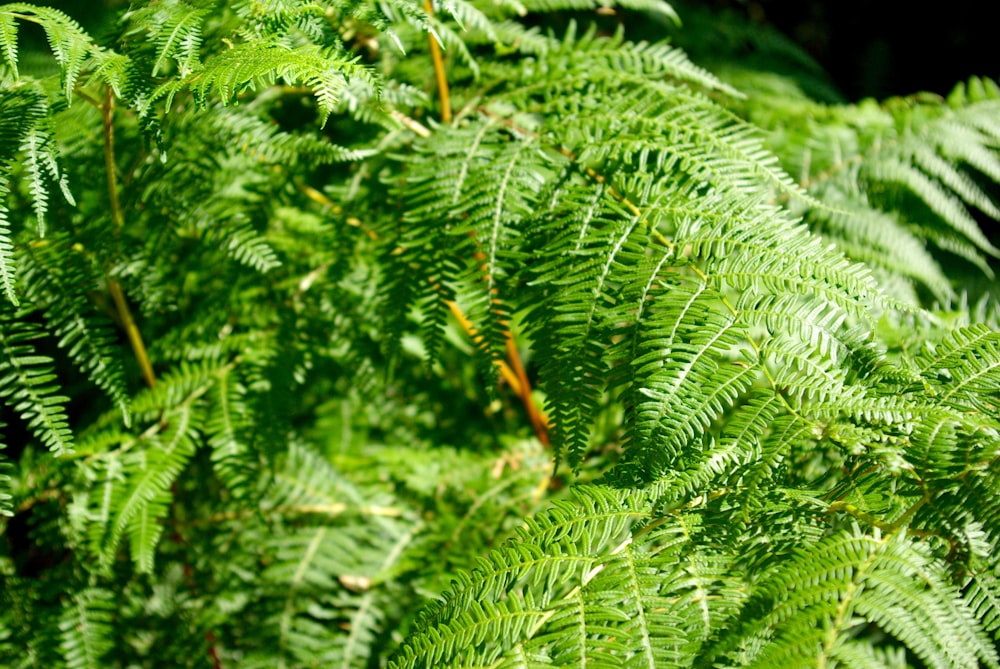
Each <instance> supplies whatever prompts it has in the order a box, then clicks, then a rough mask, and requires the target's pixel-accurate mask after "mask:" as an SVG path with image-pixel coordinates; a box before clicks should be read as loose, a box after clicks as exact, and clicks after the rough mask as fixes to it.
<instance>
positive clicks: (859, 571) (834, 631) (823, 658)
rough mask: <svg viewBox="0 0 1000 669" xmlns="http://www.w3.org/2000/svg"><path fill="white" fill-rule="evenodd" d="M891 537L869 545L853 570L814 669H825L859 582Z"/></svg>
mask: <svg viewBox="0 0 1000 669" xmlns="http://www.w3.org/2000/svg"><path fill="white" fill-rule="evenodd" d="M891 536H892V535H889V534H887V535H885V536H884V537H881V538H880V539H878V540H877V541H876V542H874V543H873V544H872V545H871V549H870V551H869V553H868V558H867V559H866V560H865V561H864V562H863V563H862V564H861V565H859V566H858V567H857V568H855V569H854V572H853V575H852V578H851V581H850V583H848V584H847V588H846V590H845V591H844V592H843V594H841V596H840V604H839V605H838V606H837V612H836V614H835V615H834V618H833V622H832V624H831V625H830V627H829V629H828V630H827V633H826V638H825V639H824V640H823V648H822V649H821V650H820V652H819V655H818V656H817V657H816V669H826V665H827V662H828V661H829V658H830V653H831V652H832V651H833V649H834V646H835V644H836V643H837V640H838V639H839V638H840V634H841V632H842V630H843V628H844V627H845V625H846V624H847V623H848V622H849V621H850V618H851V610H852V604H853V601H854V596H855V594H856V593H857V591H858V588H860V587H861V582H862V581H863V580H864V578H865V575H866V574H867V573H868V570H869V569H871V567H872V565H873V564H874V563H875V558H876V557H877V555H878V551H879V549H880V547H881V546H882V545H883V544H884V543H885V542H886V541H888V540H889V538H890V537H891Z"/></svg>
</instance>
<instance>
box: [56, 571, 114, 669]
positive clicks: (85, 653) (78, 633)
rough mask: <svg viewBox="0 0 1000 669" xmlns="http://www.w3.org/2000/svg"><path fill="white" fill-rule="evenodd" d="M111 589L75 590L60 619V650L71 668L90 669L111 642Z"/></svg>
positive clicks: (112, 603)
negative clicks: (76, 591)
mask: <svg viewBox="0 0 1000 669" xmlns="http://www.w3.org/2000/svg"><path fill="white" fill-rule="evenodd" d="M116 608H117V604H116V602H115V596H114V593H112V592H110V591H108V590H103V589H101V588H88V589H87V590H83V591H81V592H78V593H75V594H74V595H73V597H72V599H71V600H70V602H68V604H67V605H66V606H65V607H64V608H63V612H62V615H61V616H60V619H59V630H60V632H61V638H60V643H59V650H60V652H61V653H62V656H63V658H64V659H65V662H66V666H67V667H69V668H70V669H91V667H99V666H101V665H102V664H104V658H105V656H106V655H107V653H108V651H110V650H111V648H112V647H113V645H114V639H113V633H114V626H113V620H114V611H115V609H116Z"/></svg>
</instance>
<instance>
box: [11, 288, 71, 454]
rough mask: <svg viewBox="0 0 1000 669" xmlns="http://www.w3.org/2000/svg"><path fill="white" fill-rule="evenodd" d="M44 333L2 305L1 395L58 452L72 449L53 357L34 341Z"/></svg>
mask: <svg viewBox="0 0 1000 669" xmlns="http://www.w3.org/2000/svg"><path fill="white" fill-rule="evenodd" d="M42 336H43V333H42V332H41V330H40V328H39V327H38V326H37V325H35V324H33V323H31V322H30V321H24V320H20V319H17V318H15V314H13V313H11V312H10V310H9V307H8V308H3V309H0V356H2V357H0V397H2V398H3V399H5V400H6V401H7V402H8V403H9V405H10V406H11V407H12V408H13V409H14V411H16V412H17V413H18V414H19V415H20V416H21V418H22V419H23V420H24V421H25V422H26V423H27V424H28V427H29V428H30V429H31V431H32V433H33V434H34V435H35V436H36V437H37V438H38V440H39V441H41V442H42V443H43V444H45V446H46V447H47V448H49V449H50V450H51V451H53V452H54V453H56V454H62V453H70V452H72V450H73V434H72V432H71V430H70V428H69V419H68V417H67V416H66V409H65V406H64V405H65V403H66V402H67V401H68V399H69V398H67V397H65V396H63V395H58V394H57V393H58V392H59V391H60V390H61V389H60V388H59V386H58V385H56V384H55V383H53V382H54V381H55V380H56V375H55V374H54V373H53V372H54V367H53V360H52V358H49V357H47V356H44V355H39V354H38V351H37V349H36V348H35V346H34V345H33V344H32V343H31V342H33V341H35V340H38V339H40V338H41V337H42Z"/></svg>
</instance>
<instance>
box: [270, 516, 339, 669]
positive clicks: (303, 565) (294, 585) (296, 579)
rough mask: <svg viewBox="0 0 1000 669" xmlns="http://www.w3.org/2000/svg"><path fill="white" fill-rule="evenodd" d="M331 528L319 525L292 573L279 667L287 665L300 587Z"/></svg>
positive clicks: (281, 631) (281, 635) (281, 626)
mask: <svg viewBox="0 0 1000 669" xmlns="http://www.w3.org/2000/svg"><path fill="white" fill-rule="evenodd" d="M329 529H330V528H328V527H319V528H317V529H316V531H315V533H314V534H313V538H312V540H311V541H310V542H309V545H308V546H307V547H306V550H305V552H304V553H303V554H302V559H301V560H299V564H298V566H296V568H295V573H294V574H293V575H292V579H291V581H290V582H289V584H288V592H287V594H286V595H285V606H284V608H283V609H282V612H281V622H280V623H279V625H278V628H279V630H280V631H279V634H278V667H279V669H285V666H286V664H285V657H286V656H287V646H288V635H289V632H290V631H291V629H292V621H293V620H294V619H295V613H296V606H295V603H296V598H297V595H298V591H299V587H301V585H302V582H303V581H304V580H305V578H306V574H308V573H309V568H310V565H311V564H312V561H313V559H314V558H315V557H316V553H317V552H318V551H319V547H320V546H321V545H322V544H323V539H324V538H325V537H326V533H327V532H328V531H329Z"/></svg>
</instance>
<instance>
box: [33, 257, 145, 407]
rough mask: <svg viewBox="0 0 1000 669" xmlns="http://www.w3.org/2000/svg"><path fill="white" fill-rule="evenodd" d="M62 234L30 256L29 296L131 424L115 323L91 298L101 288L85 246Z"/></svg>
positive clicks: (64, 346)
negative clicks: (73, 243)
mask: <svg viewBox="0 0 1000 669" xmlns="http://www.w3.org/2000/svg"><path fill="white" fill-rule="evenodd" d="M68 247H69V245H68V244H67V243H66V242H65V241H64V240H63V239H58V238H56V239H50V240H49V242H48V243H47V244H38V245H36V246H35V247H34V248H33V249H32V250H31V252H30V253H29V255H27V256H25V257H24V259H23V261H22V264H23V265H24V274H25V281H26V282H27V285H28V286H29V287H30V288H29V290H28V291H26V293H25V299H26V300H27V301H29V302H30V303H32V304H34V305H36V306H38V307H39V308H42V309H43V310H44V313H45V317H46V319H47V321H48V322H47V327H48V328H49V329H50V330H51V332H52V333H53V335H55V336H56V337H58V345H59V347H60V348H62V349H65V350H66V351H67V353H68V354H69V357H70V358H71V359H72V360H73V362H74V363H75V364H76V365H77V366H78V367H79V368H80V369H81V371H83V372H84V373H85V374H87V375H88V377H89V378H90V379H91V381H92V382H93V383H94V384H95V385H97V386H98V387H99V388H100V389H101V390H103V391H104V392H105V394H107V396H108V398H109V399H111V401H113V402H114V403H115V404H116V405H117V407H118V409H119V411H121V415H122V419H123V420H124V421H125V424H126V426H127V425H129V424H130V421H131V418H130V414H129V396H128V390H127V388H126V385H125V372H124V370H123V367H122V362H121V359H120V358H118V357H117V355H116V353H115V352H114V351H113V346H112V345H113V343H114V336H113V334H112V332H111V329H110V323H107V322H103V321H102V320H101V319H100V317H99V316H98V315H97V314H95V313H94V309H93V307H92V305H91V304H90V303H89V297H88V292H90V291H94V290H98V289H99V288H100V285H101V284H100V281H99V277H97V276H94V275H93V272H92V270H91V268H90V267H88V266H87V265H88V263H87V262H86V261H85V259H84V257H83V254H82V252H77V251H73V250H72V249H70V248H68Z"/></svg>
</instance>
